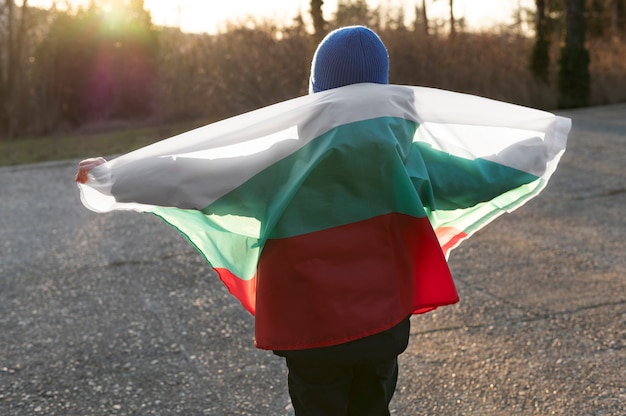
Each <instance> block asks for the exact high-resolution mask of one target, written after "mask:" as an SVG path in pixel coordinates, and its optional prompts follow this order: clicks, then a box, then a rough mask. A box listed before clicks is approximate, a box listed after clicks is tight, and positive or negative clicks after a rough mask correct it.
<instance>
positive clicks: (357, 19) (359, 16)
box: [335, 0, 370, 26]
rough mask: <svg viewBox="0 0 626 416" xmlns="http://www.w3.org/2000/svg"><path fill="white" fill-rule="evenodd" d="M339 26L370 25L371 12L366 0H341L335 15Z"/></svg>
mask: <svg viewBox="0 0 626 416" xmlns="http://www.w3.org/2000/svg"><path fill="white" fill-rule="evenodd" d="M335 23H336V24H337V26H349V25H368V24H369V23H370V12H369V8H368V6H367V2H366V1H365V0H354V1H352V0H339V1H338V2H337V13H336V14H335Z"/></svg>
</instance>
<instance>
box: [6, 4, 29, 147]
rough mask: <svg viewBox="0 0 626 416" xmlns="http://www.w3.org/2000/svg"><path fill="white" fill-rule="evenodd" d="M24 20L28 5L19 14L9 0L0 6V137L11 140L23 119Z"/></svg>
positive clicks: (23, 5)
mask: <svg viewBox="0 0 626 416" xmlns="http://www.w3.org/2000/svg"><path fill="white" fill-rule="evenodd" d="M27 19H28V1H27V0H23V2H22V6H21V7H19V10H18V9H16V6H15V3H14V1H13V0H6V1H5V2H4V3H3V4H2V5H0V24H1V25H2V26H1V27H0V30H2V33H1V34H0V39H1V41H0V43H1V44H2V49H3V51H0V134H3V135H6V136H7V137H13V136H14V135H15V134H16V133H17V131H18V129H19V123H20V122H21V121H22V118H23V117H24V116H25V114H24V113H25V112H24V111H22V110H23V106H22V105H21V103H22V102H23V101H24V100H25V97H24V92H25V91H26V90H27V88H26V86H25V83H26V80H25V79H24V74H25V72H26V69H25V62H26V59H25V58H24V52H25V46H24V45H25V40H26V32H27V29H28V26H27Z"/></svg>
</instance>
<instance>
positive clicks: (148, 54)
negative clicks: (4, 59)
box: [37, 0, 158, 128]
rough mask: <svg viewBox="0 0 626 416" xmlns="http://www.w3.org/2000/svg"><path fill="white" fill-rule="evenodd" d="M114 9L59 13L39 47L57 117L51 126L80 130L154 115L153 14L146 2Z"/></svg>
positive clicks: (120, 0) (120, 1) (120, 4)
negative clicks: (88, 124)
mask: <svg viewBox="0 0 626 416" xmlns="http://www.w3.org/2000/svg"><path fill="white" fill-rule="evenodd" d="M110 5H111V9H110V10H104V9H101V8H99V7H97V6H96V5H95V3H91V5H90V6H89V8H88V9H87V10H80V11H79V12H78V13H76V14H70V13H59V14H58V15H57V17H56V19H55V20H54V21H53V23H52V25H51V27H50V31H49V33H48V35H47V36H46V38H45V39H44V41H43V42H42V43H41V44H40V45H39V49H38V52H37V55H38V57H39V59H38V60H39V62H40V65H39V71H40V74H41V77H40V78H41V79H42V80H44V82H46V84H47V85H46V91H48V93H47V94H46V100H47V101H48V102H47V106H48V108H49V109H50V111H52V112H53V113H55V114H57V118H56V120H51V121H49V123H57V124H59V123H60V124H62V123H66V124H69V125H70V126H77V125H80V124H83V123H86V122H91V121H98V120H105V119H110V118H121V119H132V118H138V117H145V116H147V115H148V114H150V113H151V111H152V105H153V99H152V98H153V93H154V86H153V82H154V81H155V76H156V55H157V48H158V44H157V38H156V33H155V31H154V29H153V28H152V23H151V18H150V15H149V13H148V12H147V11H145V10H144V6H143V0H133V1H129V2H125V1H123V0H116V1H113V2H111V3H110ZM50 74H53V75H50ZM52 128H54V126H52Z"/></svg>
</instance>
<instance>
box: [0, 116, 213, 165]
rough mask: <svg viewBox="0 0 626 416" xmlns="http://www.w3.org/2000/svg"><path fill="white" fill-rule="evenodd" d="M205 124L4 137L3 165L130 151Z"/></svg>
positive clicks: (0, 148)
mask: <svg viewBox="0 0 626 416" xmlns="http://www.w3.org/2000/svg"><path fill="white" fill-rule="evenodd" d="M202 124H204V123H201V122H197V121H196V122H185V123H177V124H173V125H168V126H159V127H142V128H129V129H123V130H116V131H109V132H103V133H83V134H78V133H72V134H66V135H54V136H46V137H36V138H18V139H10V140H9V139H3V140H0V166H10V165H22V164H26V163H37V162H48V161H53V160H67V159H80V158H87V157H96V156H107V155H115V154H123V153H128V152H130V151H132V150H135V149H138V148H140V147H143V146H147V145H149V144H152V143H154V142H157V141H159V140H162V139H165V138H168V137H171V136H174V135H176V134H179V133H183V132H185V131H188V130H191V129H193V128H195V127H199V126H201V125H202Z"/></svg>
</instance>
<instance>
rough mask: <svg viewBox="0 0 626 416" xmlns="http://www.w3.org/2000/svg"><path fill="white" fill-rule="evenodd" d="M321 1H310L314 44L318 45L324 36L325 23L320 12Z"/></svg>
mask: <svg viewBox="0 0 626 416" xmlns="http://www.w3.org/2000/svg"><path fill="white" fill-rule="evenodd" d="M323 4H324V1H323V0H311V18H312V19H313V29H314V30H315V34H314V38H315V42H316V43H319V42H321V40H322V39H323V38H324V36H325V35H326V21H325V20H324V14H323V12H322V5H323Z"/></svg>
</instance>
